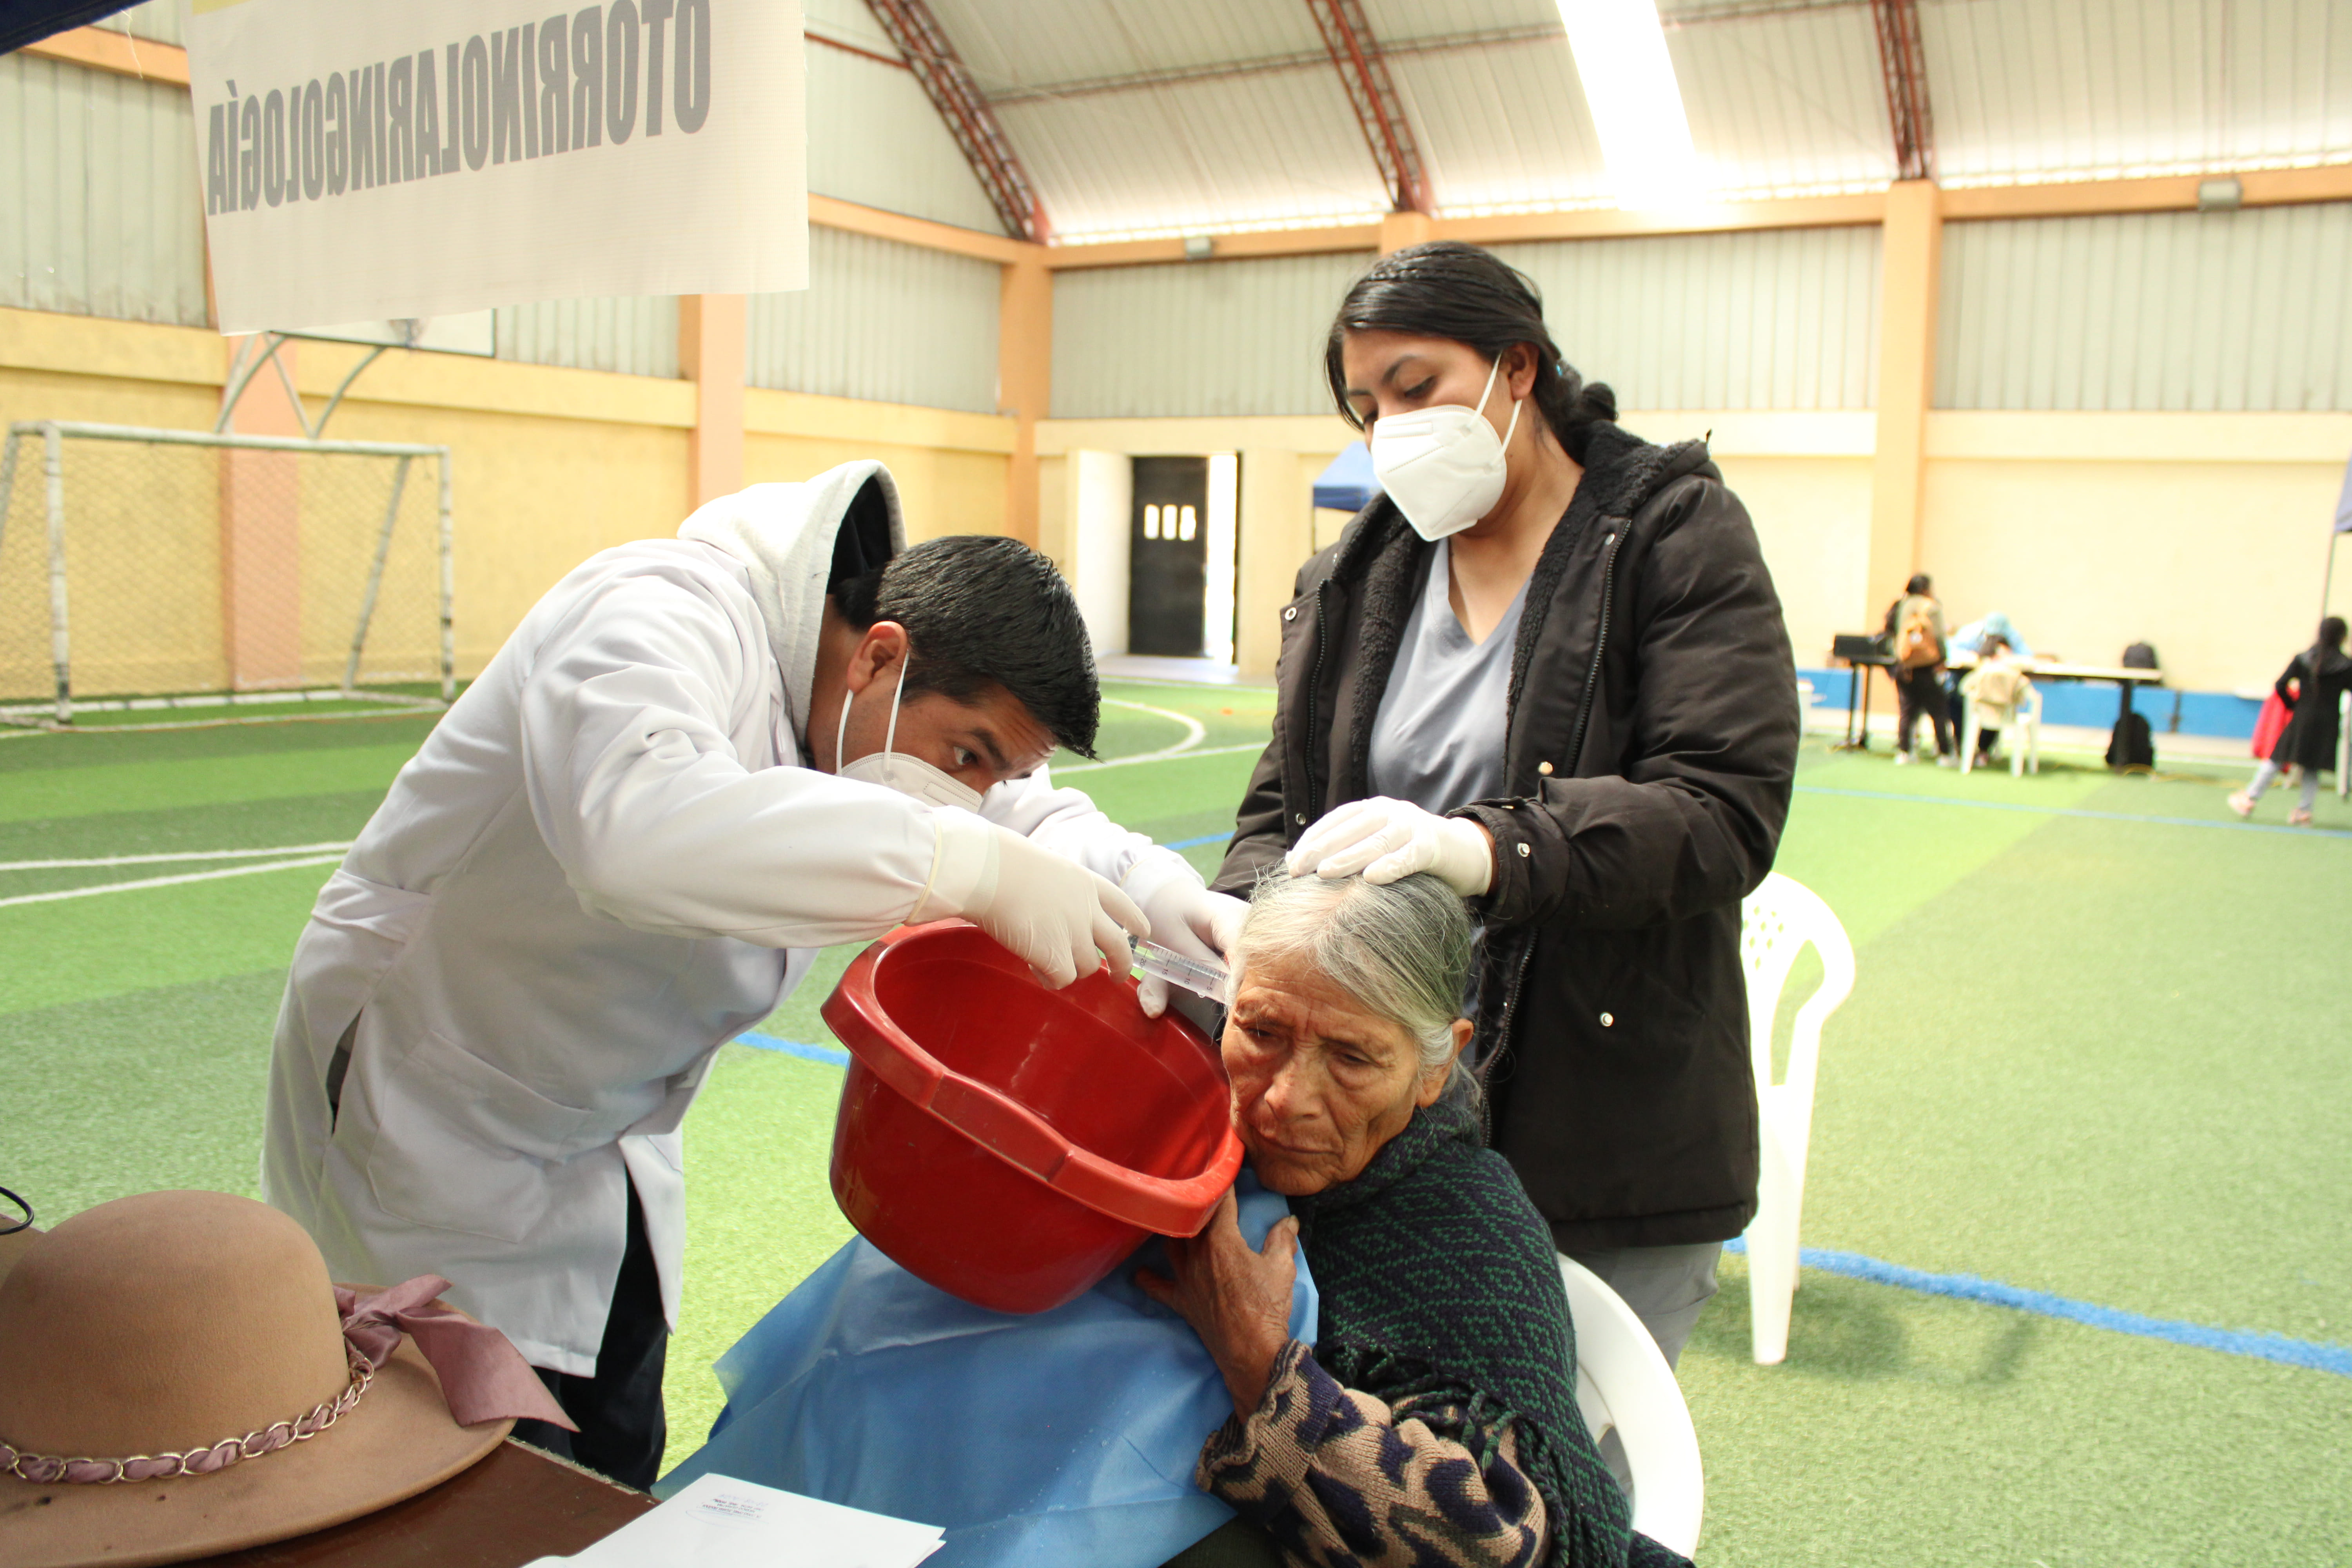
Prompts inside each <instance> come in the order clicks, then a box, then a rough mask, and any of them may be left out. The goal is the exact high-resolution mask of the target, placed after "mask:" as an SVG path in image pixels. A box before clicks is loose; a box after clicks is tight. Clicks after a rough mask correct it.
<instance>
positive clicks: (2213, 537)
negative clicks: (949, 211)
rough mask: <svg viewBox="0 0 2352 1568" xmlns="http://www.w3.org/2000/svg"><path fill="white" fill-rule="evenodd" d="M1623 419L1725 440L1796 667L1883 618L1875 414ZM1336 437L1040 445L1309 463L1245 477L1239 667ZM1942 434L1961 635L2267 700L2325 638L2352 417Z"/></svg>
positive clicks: (1058, 437) (1124, 439)
mask: <svg viewBox="0 0 2352 1568" xmlns="http://www.w3.org/2000/svg"><path fill="white" fill-rule="evenodd" d="M1625 419H1626V423H1627V425H1628V426H1630V427H1632V428H1633V429H1635V430H1637V431H1639V432H1640V433H1641V434H1642V435H1643V436H1645V437H1650V438H1652V439H1656V440H1665V441H1671V440H1679V439H1683V438H1685V437H1696V436H1699V435H1702V434H1704V433H1706V432H1709V431H1712V433H1713V439H1712V447H1711V449H1712V451H1713V452H1714V455H1715V458H1716V462H1717V466H1718V467H1720V468H1722V470H1723V473H1724V478H1725V480H1726V482H1727V483H1728V484H1729V485H1730V487H1731V488H1732V489H1733V490H1734V491H1735V492H1737V493H1738V496H1739V497H1740V499H1741V500H1742V502H1743V503H1744V504H1745V505H1746V506H1747V508H1748V515H1749V516H1750V518H1751V519H1753V521H1754V522H1755V525H1756V531H1757V535H1758V538H1759V542H1760V543H1761V544H1762V547H1763V551H1764V557H1765V560H1766V562H1767V563H1769V565H1770V567H1771V569H1772V574H1773V580H1774V583H1775V584H1776V586H1777V587H1778V589H1779V591H1780V600H1781V605H1782V607H1783V609H1784V611H1785V613H1786V615H1787V617H1788V623H1789V636H1790V646H1791V649H1792V651H1793V652H1794V654H1795V657H1796V662H1797V663H1798V664H1799V665H1800V666H1801V667H1805V668H1818V667H1820V666H1822V665H1823V664H1825V663H1826V662H1827V659H1828V653H1829V645H1830V638H1831V637H1832V636H1833V635H1834V634H1836V633H1838V632H1850V631H1868V630H1871V629H1873V628H1874V626H1876V625H1877V623H1878V620H1879V617H1880V616H1882V615H1883V614H1884V612H1885V605H1884V604H1883V603H1875V602H1873V595H1871V593H1870V590H1869V588H1868V584H1867V572H1868V566H1869V548H1870V526H1871V470H1872V458H1873V453H1872V447H1873V441H1874V419H1873V416H1872V415H1871V414H1869V413H1868V412H1866V411H1845V412H1828V413H1771V412H1758V411H1734V410H1719V411H1708V410H1703V409H1702V410H1687V409H1685V410H1671V411H1656V410H1650V411H1633V412H1629V413H1628V414H1627V415H1626V416H1625ZM1339 429H1340V427H1339V425H1338V422H1337V421H1327V420H1323V419H1320V418H1317V419H1312V420H1309V419H1288V418H1267V419H1199V420H1179V419H1162V420H1143V419H1137V420H1087V421H1079V420H1056V421H1048V422H1046V423H1045V425H1043V426H1040V428H1039V439H1040V444H1041V447H1044V449H1045V450H1046V451H1048V452H1054V451H1058V450H1067V449H1074V448H1076V447H1102V448H1104V449H1108V450H1117V451H1128V452H1186V451H1219V450H1241V451H1244V452H1245V453H1246V452H1251V451H1264V452H1273V451H1281V452H1285V453H1286V454H1296V455H1297V465H1298V468H1299V469H1300V470H1301V472H1300V474H1299V475H1297V476H1294V475H1292V474H1289V473H1285V474H1283V475H1282V476H1280V478H1279V482H1267V481H1268V476H1266V475H1265V474H1264V473H1263V472H1262V473H1261V482H1262V483H1265V485H1266V488H1265V489H1263V490H1255V489H1253V487H1252V485H1251V481H1250V479H1249V473H1248V468H1249V465H1248V462H1247V461H1246V459H1245V460H1244V465H1243V468H1244V477H1243V489H1244V494H1243V498H1242V517H1241V528H1242V538H1241V558H1242V579H1243V580H1242V584H1241V600H1242V616H1243V626H1242V647H1243V653H1242V663H1243V666H1244V669H1245V670H1247V671H1250V672H1252V673H1263V672H1264V670H1265V668H1266V667H1267V664H1268V662H1269V661H1270V658H1271V649H1272V647H1274V646H1275V641H1276V632H1277V630H1278V628H1277V627H1276V626H1273V625H1272V624H1271V623H1264V624H1261V623H1263V622H1264V617H1265V616H1268V615H1272V614H1276V613H1278V612H1279V609H1280V606H1281V605H1282V604H1284V603H1285V602H1286V600H1287V599H1288V597H1289V582H1290V577H1291V574H1292V573H1293V572H1294V571H1295V570H1296V568H1297V563H1298V562H1299V561H1300V560H1301V559H1304V557H1305V555H1306V554H1307V552H1308V551H1309V550H1311V549H1312V548H1315V547H1317V546H1319V545H1320V544H1324V543H1328V542H1330V540H1331V539H1332V538H1333V537H1336V525H1337V524H1339V523H1340V522H1342V521H1344V519H1342V518H1340V517H1339V515H1338V514H1334V513H1313V514H1311V516H1309V515H1307V514H1302V513H1300V512H1299V511H1298V510H1297V505H1296V498H1295V497H1294V495H1293V493H1292V492H1293V490H1294V489H1296V488H1297V485H1299V484H1302V483H1304V482H1305V481H1306V480H1307V479H1311V478H1312V474H1313V472H1314V471H1316V470H1319V468H1321V466H1322V462H1323V461H1325V460H1328V452H1329V450H1330V449H1331V447H1333V446H1334V443H1333V441H1332V438H1331V433H1332V432H1334V431H1337V430H1339ZM1926 439H1927V468H1926V480H1925V488H1924V497H1923V501H1922V514H1921V521H1920V524H1919V538H1918V543H1917V548H1916V557H1915V563H1914V569H1916V570H1923V571H1927V572H1928V573H1930V574H1933V575H1934V576H1935V578H1936V583H1937V590H1938V592H1939V593H1940V594H1941V595H1943V597H1944V600H1945V603H1946V605H1947V606H1948V609H1949V612H1950V614H1951V616H1953V618H1954V621H1955V623H1956V624H1957V623H1958V622H1959V621H1965V620H1969V619H1973V618H1974V617H1976V616H1979V615H1981V614H1983V613H1984V612H1986V611H1987V610H1992V609H2000V610H2006V611H2007V612H2009V613H2010V614H2011V616H2015V617H2016V618H2017V621H2018V624H2019V626H2021V627H2023V628H2024V630H2025V632H2026V635H2027V636H2028V637H2030V638H2031V639H2032V641H2033V642H2034V644H2035V646H2036V647H2041V646H2043V645H2044V644H2046V645H2047V646H2049V647H2055V648H2057V649H2058V650H2060V651H2061V652H2063V653H2066V654H2068V655H2070V656H2074V657H2076V658H2083V659H2085V660H2090V661H2097V662H2107V661H2112V660H2114V659H2116V658H2119V657H2120V656H2121V654H2122V652H2123V648H2124V646H2125V644H2126V643H2129V642H2134V641H2138V640H2143V639H2145V640H2147V641H2148V642H2152V643H2154V644H2155V645H2156V647H2157V649H2158V653H2159V655H2161V656H2162V658H2163V659H2164V662H2165V667H2166V670H2167V673H2168V676H2169V677H2170V679H2171V680H2172V682H2173V684H2174V685H2176V686H2179V687H2181V688H2184V689H2192V690H2231V689H2239V688H2242V687H2247V686H2252V685H2263V684H2266V683H2267V682H2268V681H2269V680H2270V679H2271V678H2272V677H2273V675H2275V674H2276V673H2277V670H2278V668H2279V667H2280V666H2281V665H2283V664H2284V661H2285V658H2286V656H2287V655H2288V654H2289V653H2291V652H2292V651H2293V650H2294V648H2295V647H2300V646H2302V645H2303V644H2305V643H2307V642H2308V641H2309V640H2310V637H2311V634H2312V629H2313V624H2314V623H2315V620H2316V618H2317V615H2318V606H2319V593H2320V583H2319V578H2320V573H2321V569H2322V566H2323V564H2324V563H2325V560H2326V551H2327V523H2328V519H2329V518H2330V516H2331V515H2332V511H2333V507H2334V503H2335V500H2336V493H2337V489H2338V487H2339V486H2340V485H2341V484H2342V482H2343V473H2344V461H2345V458H2346V455H2347V453H2352V416H2347V415H2335V414H2324V415H2283V414H2239V415H2169V414H1979V413H1967V414H1962V413H1931V414H1930V415H1929V416H1927V437H1926ZM1051 461H1052V459H1051V458H1049V459H1048V462H1049V464H1050V463H1051ZM1052 472H1053V470H1052V469H1051V468H1050V467H1049V468H1048V479H1049V482H1051V476H1052ZM1056 510H1057V509H1055V508H1048V509H1047V514H1046V515H1047V516H1048V518H1049V519H1051V518H1052V517H1054V516H1055V515H1056ZM1058 510H1066V508H1064V509H1058ZM2343 554H2344V557H2345V559H2344V560H2343V561H2342V562H2341V563H2339V565H2338V568H2337V578H2338V584H2339V596H2338V598H2337V601H2336V607H2337V608H2338V609H2339V610H2342V609H2344V608H2345V607H2346V606H2347V605H2352V549H2347V550H2346V551H2345V552H2343Z"/></svg>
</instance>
